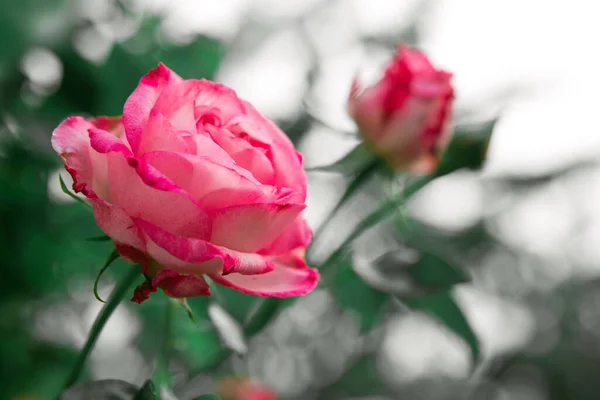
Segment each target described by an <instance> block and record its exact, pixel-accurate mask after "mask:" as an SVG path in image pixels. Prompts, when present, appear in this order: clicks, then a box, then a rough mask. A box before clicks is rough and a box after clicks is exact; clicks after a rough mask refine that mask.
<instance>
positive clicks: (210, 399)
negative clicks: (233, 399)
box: [194, 394, 219, 400]
mask: <svg viewBox="0 0 600 400" xmlns="http://www.w3.org/2000/svg"><path fill="white" fill-rule="evenodd" d="M194 400H219V397H218V396H217V395H214V394H203V395H202V396H200V397H196V398H195V399H194Z"/></svg>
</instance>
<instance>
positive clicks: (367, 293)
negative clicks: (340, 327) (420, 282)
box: [331, 256, 388, 334]
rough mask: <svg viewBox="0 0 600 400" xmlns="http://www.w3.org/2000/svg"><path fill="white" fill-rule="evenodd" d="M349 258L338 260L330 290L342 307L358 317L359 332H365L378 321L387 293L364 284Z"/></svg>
mask: <svg viewBox="0 0 600 400" xmlns="http://www.w3.org/2000/svg"><path fill="white" fill-rule="evenodd" d="M349 260H350V257H349V256H347V257H346V258H345V259H344V260H343V261H341V262H340V267H339V268H338V270H337V273H336V275H335V277H334V278H333V282H332V285H331V291H332V292H333V295H334V296H335V299H336V300H337V302H338V304H339V305H340V306H341V307H342V308H344V309H346V310H350V311H351V312H352V313H354V314H355V315H356V316H357V317H358V319H359V321H360V332H361V334H365V333H368V332H370V331H371V329H373V327H374V326H375V325H376V324H377V322H379V321H380V319H381V316H382V313H383V309H384V305H385V304H386V302H387V300H388V295H387V294H386V293H383V292H380V291H378V290H376V289H373V288H372V287H370V286H368V285H366V284H365V282H364V281H363V280H362V279H361V278H360V277H359V276H358V275H357V274H356V272H354V269H353V268H352V265H351V263H350V261H349Z"/></svg>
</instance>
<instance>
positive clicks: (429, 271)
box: [407, 253, 469, 289]
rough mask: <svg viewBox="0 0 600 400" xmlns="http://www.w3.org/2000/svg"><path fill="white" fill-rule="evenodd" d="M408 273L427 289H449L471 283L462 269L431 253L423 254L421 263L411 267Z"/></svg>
mask: <svg viewBox="0 0 600 400" xmlns="http://www.w3.org/2000/svg"><path fill="white" fill-rule="evenodd" d="M407 273H408V275H409V276H410V277H411V278H412V279H413V281H414V282H415V283H417V284H418V285H420V286H422V287H423V288H425V289H439V288H448V287H451V286H453V285H456V284H458V283H463V282H467V281H469V277H468V276H467V274H466V273H465V272H464V271H463V270H462V269H460V268H458V267H455V266H453V265H451V264H449V263H448V262H446V261H445V260H443V259H441V258H440V257H438V256H436V255H434V254H431V253H421V256H420V259H419V261H418V262H417V263H416V264H414V265H412V266H410V267H409V268H408V269H407Z"/></svg>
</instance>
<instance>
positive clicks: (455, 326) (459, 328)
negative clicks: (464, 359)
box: [401, 291, 480, 364]
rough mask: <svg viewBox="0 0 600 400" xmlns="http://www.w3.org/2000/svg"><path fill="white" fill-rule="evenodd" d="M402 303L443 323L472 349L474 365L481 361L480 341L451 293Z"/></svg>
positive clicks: (446, 292)
mask: <svg viewBox="0 0 600 400" xmlns="http://www.w3.org/2000/svg"><path fill="white" fill-rule="evenodd" d="M401 301H402V302H404V303H405V304H406V305H408V306H409V307H410V308H411V309H413V310H421V311H424V312H426V313H428V314H430V315H432V316H433V317H435V318H436V319H438V320H439V321H440V322H442V324H444V325H445V326H446V327H447V328H449V329H450V330H451V331H453V332H454V333H456V334H457V335H458V336H460V337H461V338H462V339H463V340H464V341H465V342H466V343H467V345H468V346H469V348H470V349H471V355H472V357H473V361H474V363H475V364H476V363H477V361H479V355H480V349H479V340H478V339H477V337H476V336H475V333H474V332H473V330H472V329H471V326H470V325H469V322H468V321H467V319H466V318H465V316H464V314H463V312H462V310H461V309H460V307H459V306H458V305H457V304H456V302H455V301H454V299H453V298H452V295H451V294H450V291H442V292H437V293H433V294H430V295H427V296H423V297H419V298H411V299H401Z"/></svg>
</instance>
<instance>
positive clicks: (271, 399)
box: [217, 377, 277, 400]
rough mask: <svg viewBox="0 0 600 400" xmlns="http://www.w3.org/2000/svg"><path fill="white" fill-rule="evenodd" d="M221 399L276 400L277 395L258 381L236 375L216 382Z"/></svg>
mask: <svg viewBox="0 0 600 400" xmlns="http://www.w3.org/2000/svg"><path fill="white" fill-rule="evenodd" d="M217 394H218V395H219V397H220V398H221V399H222V400H277V395H276V394H275V392H273V390H271V389H270V388H269V387H267V386H264V385H263V384H261V383H260V382H257V381H254V380H251V379H247V378H238V377H226V378H223V379H221V380H220V381H219V382H218V383H217Z"/></svg>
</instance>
